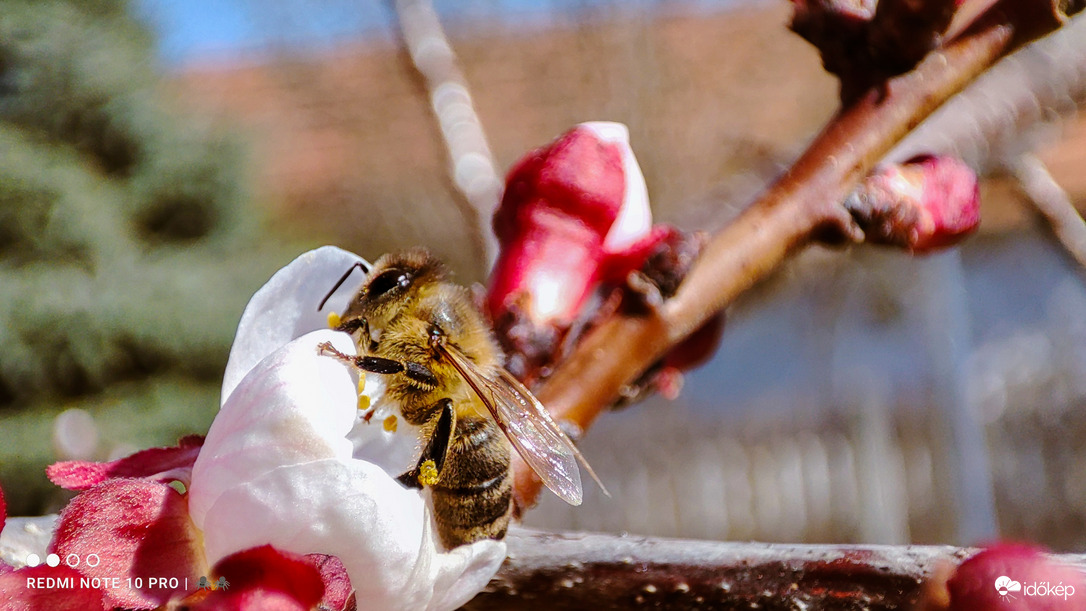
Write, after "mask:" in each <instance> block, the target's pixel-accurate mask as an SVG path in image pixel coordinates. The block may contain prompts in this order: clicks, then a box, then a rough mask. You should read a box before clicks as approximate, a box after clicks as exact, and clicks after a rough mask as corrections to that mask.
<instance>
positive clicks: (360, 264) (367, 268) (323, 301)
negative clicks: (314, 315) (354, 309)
mask: <svg viewBox="0 0 1086 611" xmlns="http://www.w3.org/2000/svg"><path fill="white" fill-rule="evenodd" d="M356 267H357V268H358V269H360V270H362V273H363V274H368V273H370V266H369V264H368V263H366V262H365V261H359V262H357V263H355V264H354V265H352V266H350V267H349V268H347V271H346V272H344V273H343V277H342V278H340V279H339V282H336V285H335V286H333V287H332V290H330V291H328V294H327V295H325V296H324V299H321V303H320V305H318V306H317V311H318V312H320V311H321V310H323V309H324V304H326V303H328V299H329V298H331V297H332V293H335V292H336V291H337V290H339V287H341V286H343V283H344V282H346V281H347V277H348V276H350V275H351V272H353V271H354V270H355V268H356Z"/></svg>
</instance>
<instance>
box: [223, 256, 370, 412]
mask: <svg viewBox="0 0 1086 611" xmlns="http://www.w3.org/2000/svg"><path fill="white" fill-rule="evenodd" d="M358 262H363V263H364V262H365V261H364V260H363V259H362V258H360V257H359V256H358V255H355V254H352V253H349V252H347V251H345V250H341V249H339V248H336V247H335V246H324V247H321V248H318V249H316V250H311V251H309V252H307V253H304V254H302V255H301V256H299V257H298V258H297V259H295V260H293V261H291V262H290V263H289V264H287V266H286V267H284V268H283V269H281V270H279V271H278V272H276V273H275V275H273V276H272V277H271V279H269V280H268V282H267V283H266V284H264V286H262V287H261V288H260V290H258V291H257V292H256V294H254V295H253V298H252V299H250V300H249V305H247V306H245V311H244V312H243V313H242V315H241V322H239V323H238V330H237V334H236V335H235V336H234V344H233V346H231V348H230V359H229V361H227V364H226V373H225V375H224V376H223V383H222V399H221V401H220V405H221V404H224V403H226V399H227V398H228V397H229V396H230V393H232V392H233V391H234V388H235V387H236V386H237V385H238V382H240V381H241V379H242V378H244V377H245V374H246V373H248V372H249V370H250V369H252V368H253V367H254V366H256V364H257V363H259V362H260V361H261V359H263V358H264V357H266V356H268V355H269V354H271V353H272V352H274V351H275V350H277V349H278V348H280V347H281V346H283V345H284V344H286V343H287V342H289V341H290V340H292V339H295V338H297V337H301V336H302V335H304V334H306V333H308V332H310V331H316V330H317V329H326V328H328V313H329V312H337V313H338V312H343V310H345V309H346V308H347V304H348V302H349V301H350V299H351V297H352V296H354V293H355V292H356V291H357V290H358V287H359V286H360V285H361V284H362V280H363V278H364V277H365V275H364V274H363V273H362V272H361V271H356V272H355V274H354V275H353V276H351V277H350V278H348V279H347V282H344V283H343V286H341V287H339V289H338V290H337V291H336V292H335V294H333V295H332V297H331V298H330V299H329V300H328V303H327V304H326V305H325V306H324V309H323V310H321V311H320V312H318V311H317V305H318V304H319V303H320V300H321V299H323V298H324V296H325V295H326V294H327V293H328V291H329V290H331V288H332V287H333V286H335V283H336V281H338V280H339V279H340V278H341V277H342V276H343V273H344V272H346V271H347V270H348V269H349V268H350V267H351V266H352V265H354V264H355V263H358Z"/></svg>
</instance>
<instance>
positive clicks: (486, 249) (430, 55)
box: [393, 0, 502, 269]
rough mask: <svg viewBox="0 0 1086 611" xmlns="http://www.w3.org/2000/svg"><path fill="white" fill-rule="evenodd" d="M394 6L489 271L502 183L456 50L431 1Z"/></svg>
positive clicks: (495, 245)
mask: <svg viewBox="0 0 1086 611" xmlns="http://www.w3.org/2000/svg"><path fill="white" fill-rule="evenodd" d="M393 5H394V7H395V10H396V16H397V19H398V21H399V24H400V32H401V34H402V36H403V44H404V46H405V47H406V48H407V52H408V53H409V54H410V56H411V61H412V63H413V64H414V66H415V69H416V70H417V71H418V73H419V75H420V76H421V77H422V80H423V84H424V86H425V88H426V93H427V94H428V95H429V97H430V107H431V109H432V110H433V111H434V117H435V118H437V122H438V125H439V127H440V128H441V137H442V140H443V141H444V143H445V150H446V152H447V153H448V156H449V175H450V177H451V178H452V182H453V184H454V185H456V188H457V190H458V191H459V192H460V195H461V196H462V197H463V200H460V199H459V198H458V199H457V203H458V204H459V205H460V207H461V211H462V212H463V214H464V218H465V219H466V220H467V222H468V223H469V225H470V230H471V232H472V240H473V242H474V243H475V247H476V249H477V250H479V251H480V254H481V255H483V256H484V257H485V262H486V267H485V268H484V269H490V267H491V265H492V264H493V262H494V260H495V259H496V258H497V256H498V243H497V240H496V239H495V238H494V234H493V232H492V231H490V225H489V220H490V218H491V217H493V216H494V210H496V209H497V207H498V198H499V197H500V195H501V192H502V182H501V179H500V178H499V174H498V170H497V164H496V163H495V161H494V156H493V154H491V152H490V146H489V145H488V144H487V139H486V134H485V133H484V132H483V124H482V122H481V121H480V120H479V115H478V113H476V112H475V106H474V104H473V103H472V100H471V93H470V90H469V89H468V82H467V79H465V78H464V74H463V73H462V72H461V71H460V68H459V66H457V61H456V54H455V53H454V52H453V50H452V46H450V45H449V40H448V38H447V37H446V36H445V31H444V29H442V27H441V20H440V19H438V16H437V12H436V11H434V7H433V4H432V3H431V2H430V1H429V0H395V1H394V2H393Z"/></svg>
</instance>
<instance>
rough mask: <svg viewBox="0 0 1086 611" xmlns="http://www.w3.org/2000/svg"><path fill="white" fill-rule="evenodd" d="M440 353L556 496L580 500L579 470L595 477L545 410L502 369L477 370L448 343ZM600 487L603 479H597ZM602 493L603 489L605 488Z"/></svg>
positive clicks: (568, 499) (574, 502) (571, 501)
mask: <svg viewBox="0 0 1086 611" xmlns="http://www.w3.org/2000/svg"><path fill="white" fill-rule="evenodd" d="M442 348H443V349H444V353H445V354H446V355H447V356H448V357H449V360H450V361H451V362H452V364H453V366H454V367H456V370H457V371H458V372H459V373H460V375H461V376H462V377H463V378H464V380H465V381H467V383H468V385H469V386H471V388H472V389H473V390H474V391H475V394H477V395H478V396H479V398H480V399H481V400H482V402H483V404H484V405H486V407H487V409H489V410H490V413H491V415H492V416H494V420H495V421H496V422H497V423H498V426H499V427H501V429H502V431H503V432H504V433H505V436H506V437H508V438H509V441H510V442H511V443H512V444H513V447H515V448H516V449H517V452H519V453H520V455H521V457H522V458H523V459H524V462H526V463H528V466H529V467H531V468H532V470H534V471H535V472H536V474H537V475H539V478H540V479H541V480H543V483H544V484H546V486H547V487H548V488H550V489H551V490H552V491H553V492H554V493H555V494H556V495H558V497H559V498H561V499H562V500H563V501H565V502H567V503H569V504H570V505H580V504H581V472H580V470H579V469H578V468H577V461H581V463H582V464H584V466H585V469H587V470H588V472H589V474H590V475H591V476H592V478H593V479H594V480H596V482H597V483H599V478H598V477H596V474H595V472H593V471H592V468H591V467H590V466H589V465H588V462H587V461H585V459H584V456H582V455H581V452H580V451H579V450H578V449H577V447H576V446H575V445H573V442H572V441H571V440H570V438H569V437H567V436H566V434H565V433H563V432H562V429H560V428H558V424H557V423H556V422H555V421H554V419H552V418H551V416H550V414H549V413H548V412H547V409H546V408H545V407H543V404H542V403H540V402H539V399H536V398H535V396H534V395H533V394H532V393H531V391H529V390H528V389H527V388H525V387H524V385H523V384H521V383H520V381H519V380H517V379H516V378H514V377H513V375H512V374H511V373H509V372H508V371H506V370H505V369H504V368H501V367H498V368H496V369H495V370H494V371H493V372H484V371H480V369H479V368H478V367H476V366H475V364H474V363H473V362H472V361H471V360H469V359H468V358H467V357H466V356H464V355H463V354H462V353H461V352H460V351H459V350H457V349H456V348H454V347H452V346H443V347H442ZM600 488H603V484H602V483H601V484H600ZM604 491H605V492H606V489H605V490H604Z"/></svg>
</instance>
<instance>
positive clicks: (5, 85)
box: [0, 0, 290, 513]
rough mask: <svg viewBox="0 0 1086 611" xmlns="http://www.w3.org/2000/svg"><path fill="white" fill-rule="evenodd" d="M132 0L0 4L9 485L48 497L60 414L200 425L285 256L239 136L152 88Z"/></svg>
mask: <svg viewBox="0 0 1086 611" xmlns="http://www.w3.org/2000/svg"><path fill="white" fill-rule="evenodd" d="M128 9H129V7H128V6H127V3H126V2H124V1H123V0H92V1H87V0H67V1H63V0H44V1H43V0H34V1H28V0H7V1H5V2H4V3H3V4H2V5H0V346H2V349H0V485H3V487H4V491H5V494H6V496H7V498H8V501H9V505H10V510H11V511H13V512H16V513H18V512H24V513H25V512H34V511H39V510H41V509H42V507H41V504H40V501H41V500H42V499H43V498H44V493H45V491H46V490H48V486H49V485H48V484H47V482H46V481H45V479H44V475H43V471H42V469H43V467H44V466H45V465H46V464H48V463H49V462H51V461H53V460H55V456H54V455H53V452H52V450H51V440H50V432H49V431H50V423H51V421H52V418H53V417H55V415H56V414H57V413H58V412H59V411H61V410H62V409H65V408H68V407H82V408H84V409H87V410H88V411H90V412H91V413H92V414H93V415H94V416H95V418H96V420H97V421H98V423H99V425H100V426H101V428H102V429H103V437H104V441H105V444H104V445H106V446H107V447H108V446H109V445H114V444H124V445H127V446H129V447H132V448H138V447H146V446H149V445H156V444H159V445H160V444H164V443H172V442H173V441H175V440H176V438H177V437H178V436H179V435H181V434H186V433H194V432H195V433H202V432H205V431H206V429H207V426H208V424H209V423H210V420H211V418H212V416H213V414H214V413H215V411H216V410H217V408H218V403H217V389H218V385H219V383H220V379H219V378H220V376H221V373H222V368H223V366H224V364H225V359H226V355H227V353H228V351H229V346H230V342H231V340H232V339H233V328H234V325H235V324H236V321H237V319H238V317H239V316H240V313H241V309H242V308H243V307H244V304H245V302H246V300H247V299H248V297H249V296H250V295H251V294H252V292H253V291H254V290H255V289H256V288H257V287H258V286H259V285H260V284H261V283H262V282H263V281H264V280H265V279H266V278H267V277H268V275H269V274H270V273H271V272H272V271H274V268H275V267H278V264H281V263H283V262H285V261H286V260H288V259H289V257H290V253H288V252H287V250H286V249H285V248H282V247H278V248H277V247H276V246H275V245H269V244H262V243H260V242H258V241H257V238H258V235H257V231H256V230H257V229H258V227H259V223H258V222H256V221H255V220H254V219H255V214H254V212H253V210H251V209H250V208H249V207H248V200H247V194H246V192H245V190H244V188H243V184H242V176H243V158H242V154H241V153H242V150H241V147H240V146H239V145H238V143H237V142H236V141H235V140H234V139H231V138H229V137H223V136H220V135H218V134H217V133H215V132H214V131H213V129H212V127H211V126H210V125H207V124H205V123H202V122H200V121H199V120H197V119H194V118H181V117H178V116H175V115H174V114H171V113H170V112H169V111H168V109H166V108H165V107H164V106H163V104H162V101H161V100H160V99H159V98H158V97H156V96H157V92H156V75H155V73H154V67H153V49H152V39H151V36H150V35H149V33H148V32H147V31H146V29H145V28H144V27H143V26H142V25H141V24H140V23H139V22H137V21H136V20H135V19H133V17H132V16H131V13H130V11H129V10H128Z"/></svg>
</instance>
